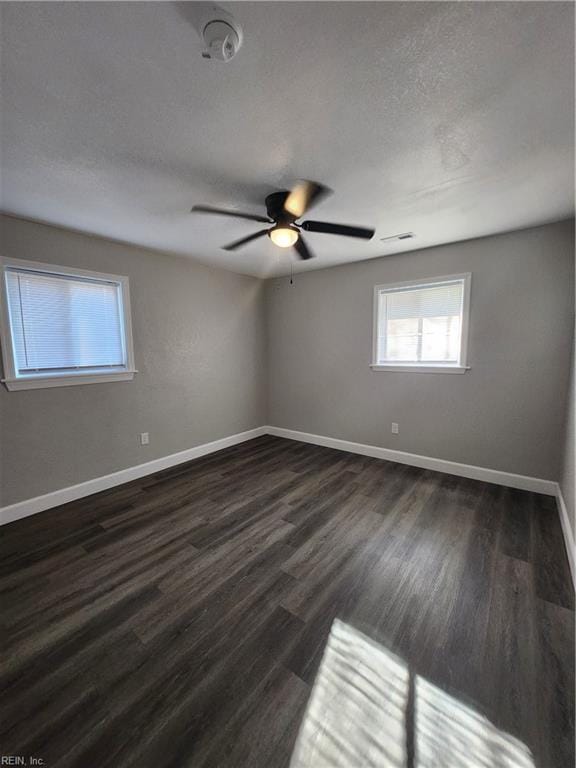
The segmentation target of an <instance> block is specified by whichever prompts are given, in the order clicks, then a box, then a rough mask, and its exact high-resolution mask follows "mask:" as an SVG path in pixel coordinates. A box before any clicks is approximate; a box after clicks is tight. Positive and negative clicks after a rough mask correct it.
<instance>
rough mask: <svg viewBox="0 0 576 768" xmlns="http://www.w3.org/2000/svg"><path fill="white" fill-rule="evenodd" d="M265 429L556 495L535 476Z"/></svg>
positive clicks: (551, 484)
mask: <svg viewBox="0 0 576 768" xmlns="http://www.w3.org/2000/svg"><path fill="white" fill-rule="evenodd" d="M265 429H266V432H267V433H268V434H270V435H276V437H286V438H288V439H289V440H299V441H300V442H303V443H314V445H323V446H326V447H327V448H335V449H336V450H338V451H349V452H350V453H359V454H361V455H362V456H373V457H374V458H375V459H386V461H395V462H396V463H398V464H410V466H412V467H420V468H421V469H432V470H434V471H435V472H445V473H446V474H448V475H458V476H459V477H468V478H470V479H471V480H484V481H485V482H487V483H495V484H496V485H506V486H508V487H509V488H519V489H520V490H523V491H533V492H534V493H543V494H546V495H547V496H556V495H557V483H556V482H554V481H553V480H542V479H540V478H538V477H528V476H527V475H515V474H513V473H511V472H501V471H500V470H498V469H486V468H485V467H476V466H474V465H472V464H459V463H458V462H456V461H446V460H445V459H435V458H432V457H431V456H419V455H418V454H416V453H406V452H405V451H396V450H393V449H392V448H379V447H378V446H377V445H364V444H363V443H352V442H350V441H349V440H340V439H338V438H336V437H326V436H324V435H312V434H310V433H309V432H298V431H296V430H294V429H283V428H282V427H270V426H268V427H266V428H265Z"/></svg>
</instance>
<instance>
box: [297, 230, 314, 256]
mask: <svg viewBox="0 0 576 768" xmlns="http://www.w3.org/2000/svg"><path fill="white" fill-rule="evenodd" d="M294 248H295V249H296V252H297V254H298V256H300V258H301V259H302V260H303V261H308V259H313V258H314V254H313V253H312V251H311V250H310V249H309V248H308V246H307V245H306V243H305V242H304V239H303V237H302V235H300V237H299V238H298V240H296V242H295V243H294Z"/></svg>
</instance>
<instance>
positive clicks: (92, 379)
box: [2, 371, 138, 392]
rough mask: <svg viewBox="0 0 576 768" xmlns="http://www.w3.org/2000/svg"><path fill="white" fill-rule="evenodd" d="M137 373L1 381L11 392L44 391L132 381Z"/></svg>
mask: <svg viewBox="0 0 576 768" xmlns="http://www.w3.org/2000/svg"><path fill="white" fill-rule="evenodd" d="M135 373H138V371H121V372H118V373H86V374H82V373H76V374H73V375H71V376H41V375H40V376H30V377H29V378H24V377H21V378H13V379H2V382H3V383H4V384H5V385H6V389H9V390H10V391H11V392H12V391H16V390H19V389H46V388H48V387H71V386H74V385H78V384H104V383H106V382H110V381H132V379H133V378H134V374H135Z"/></svg>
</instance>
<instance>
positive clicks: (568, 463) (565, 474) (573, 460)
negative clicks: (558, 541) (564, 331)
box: [560, 339, 576, 537]
mask: <svg viewBox="0 0 576 768" xmlns="http://www.w3.org/2000/svg"><path fill="white" fill-rule="evenodd" d="M575 343H576V339H575ZM575 358H576V348H573V350H572V370H571V375H570V386H569V388H568V402H567V405H566V434H565V440H564V456H563V461H562V469H561V473H560V488H561V489H562V497H563V498H564V502H565V504H566V509H567V511H568V519H569V521H570V527H571V528H572V536H573V537H575V535H576V502H575V499H574V496H575V493H576V487H575V486H576V478H575V477H574V471H575V469H576V455H575V453H574V448H575V442H576V434H575V426H576V424H575V420H576V413H575V404H574V401H575V399H576V372H575V370H574V366H575Z"/></svg>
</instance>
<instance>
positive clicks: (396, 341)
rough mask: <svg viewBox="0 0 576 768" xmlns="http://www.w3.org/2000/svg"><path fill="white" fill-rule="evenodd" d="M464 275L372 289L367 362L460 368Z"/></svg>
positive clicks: (395, 367)
mask: <svg viewBox="0 0 576 768" xmlns="http://www.w3.org/2000/svg"><path fill="white" fill-rule="evenodd" d="M469 299H470V275H469V274H466V275H452V276H450V277H441V278H436V279H434V280H426V281H422V280H420V281H417V282H409V283H395V284H394V285H377V286H376V288H375V289H374V339H373V347H374V349H373V362H372V368H373V369H374V370H380V371H418V372H431V373H464V372H465V371H466V370H467V366H466V345H467V337H468V307H469Z"/></svg>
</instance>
